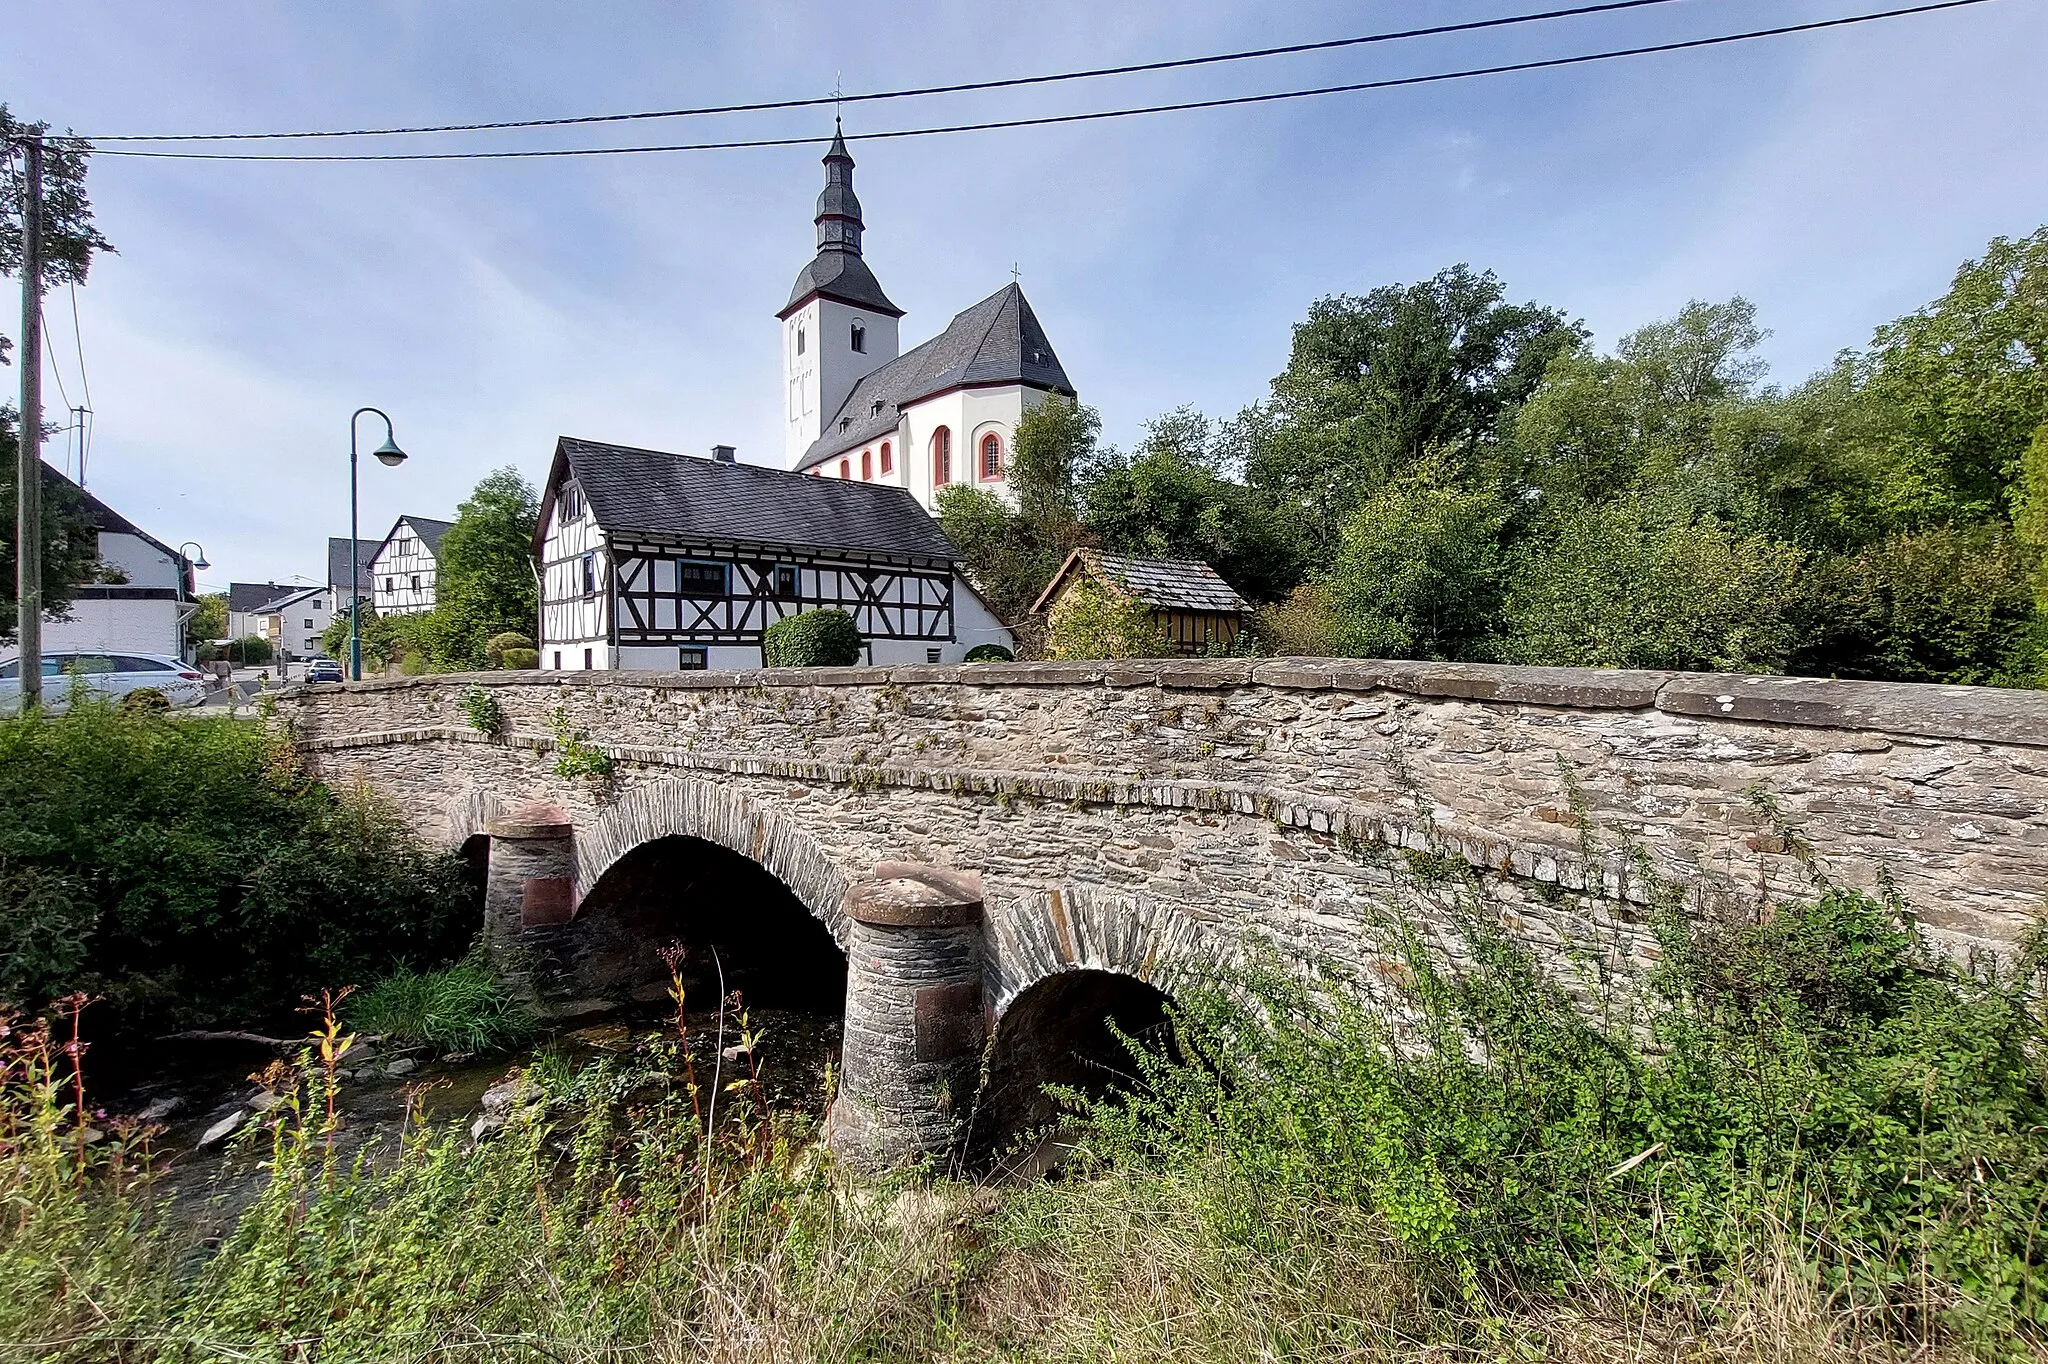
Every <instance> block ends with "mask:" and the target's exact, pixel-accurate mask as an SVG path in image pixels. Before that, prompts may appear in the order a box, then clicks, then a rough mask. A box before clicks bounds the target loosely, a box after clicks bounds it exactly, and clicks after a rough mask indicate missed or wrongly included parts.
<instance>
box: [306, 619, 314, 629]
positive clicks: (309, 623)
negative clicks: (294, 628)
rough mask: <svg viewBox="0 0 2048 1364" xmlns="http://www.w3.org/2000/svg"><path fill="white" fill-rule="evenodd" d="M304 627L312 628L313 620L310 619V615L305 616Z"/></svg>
mask: <svg viewBox="0 0 2048 1364" xmlns="http://www.w3.org/2000/svg"><path fill="white" fill-rule="evenodd" d="M306 628H307V629H308V630H310V629H312V628H313V620H312V617H310V616H309V617H307V618H306Z"/></svg>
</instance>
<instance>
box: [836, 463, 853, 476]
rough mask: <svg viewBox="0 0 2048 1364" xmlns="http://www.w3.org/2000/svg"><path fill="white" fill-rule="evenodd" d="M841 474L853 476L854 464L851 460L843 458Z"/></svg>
mask: <svg viewBox="0 0 2048 1364" xmlns="http://www.w3.org/2000/svg"><path fill="white" fill-rule="evenodd" d="M839 476H840V477H841V478H852V477H853V464H852V462H851V461H850V460H844V459H842V460H840V461H839Z"/></svg>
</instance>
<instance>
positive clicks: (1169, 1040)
mask: <svg viewBox="0 0 2048 1364" xmlns="http://www.w3.org/2000/svg"><path fill="white" fill-rule="evenodd" d="M1171 1005H1172V999H1171V998H1170V997H1169V996H1168V995H1167V994H1166V992H1165V991H1163V990H1161V989H1159V988H1158V987H1157V986H1155V985H1152V984H1150V983H1148V982H1146V981H1142V980H1139V979H1138V978H1137V977H1135V976H1130V975H1124V974H1122V973H1120V972H1116V971H1103V970H1095V969H1084V970H1073V971H1062V972H1060V973H1058V974H1056V975H1051V976H1047V977H1046V978H1045V979H1043V980H1040V981H1038V982H1037V983H1035V984H1033V985H1031V986H1029V987H1028V988H1026V989H1025V990H1024V991H1023V992H1022V993H1020V994H1019V995H1017V997H1016V998H1015V999H1014V1000H1012V1001H1011V1003H1010V1007H1009V1008H1008V1009H1007V1010H1005V1011H1004V1013H1003V1015H1002V1017H1001V1019H999V1020H998V1021H997V1024H996V1032H995V1037H994V1040H993V1041H992V1043H991V1044H990V1048H989V1060H988V1078H987V1081H986V1082H985V1083H984V1085H983V1087H982V1092H981V1095H980V1098H979V1101H978V1103H977V1104H976V1115H975V1129H976V1130H975V1132H974V1133H973V1137H972V1141H973V1145H974V1147H975V1154H976V1155H977V1157H978V1158H979V1159H980V1160H982V1161H984V1162H995V1163H1001V1164H1005V1165H1010V1164H1019V1163H1021V1164H1022V1165H1023V1166H1025V1167H1027V1168H1028V1167H1031V1166H1032V1165H1033V1164H1034V1162H1036V1163H1037V1165H1038V1166H1039V1167H1040V1168H1042V1167H1043V1166H1044V1164H1045V1163H1046V1158H1045V1153H1044V1152H1042V1151H1041V1152H1037V1153H1024V1154H1022V1155H1019V1154H1018V1153H1017V1152H1016V1151H1015V1150H1014V1148H1015V1146H1016V1142H1017V1139H1018V1138H1019V1137H1020V1136H1021V1135H1023V1134H1025V1133H1028V1132H1033V1131H1036V1130H1038V1129H1040V1128H1044V1127H1046V1126H1047V1125H1049V1124H1052V1123H1054V1122H1056V1120H1057V1119H1058V1117H1059V1110H1058V1107H1057V1106H1056V1105H1055V1104H1054V1102H1053V1100H1052V1098H1051V1097H1050V1096H1049V1095H1047V1093H1046V1092H1045V1091H1046V1086H1048V1085H1062V1086H1068V1087H1071V1088H1073V1089H1076V1090H1079V1091H1080V1092H1082V1093H1084V1094H1088V1095H1091V1096H1101V1095H1104V1094H1108V1093H1110V1092H1112V1091H1114V1090H1115V1089H1117V1088H1118V1087H1120V1086H1124V1085H1129V1084H1132V1083H1135V1082H1136V1081H1137V1079H1138V1074H1137V1069H1136V1066H1135V1065H1134V1063H1133V1060H1132V1057H1131V1053H1130V1050H1129V1048H1128V1047H1127V1046H1126V1044H1125V1043H1124V1042H1123V1041H1122V1040H1121V1039H1120V1038H1119V1037H1118V1036H1117V1034H1118V1033H1119V1032H1120V1033H1122V1034H1123V1035H1124V1036H1126V1037H1131V1038H1134V1039H1137V1040H1138V1041H1140V1042H1141V1043H1144V1044H1146V1045H1155V1046H1156V1045H1163V1046H1165V1047H1167V1048H1169V1049H1170V1050H1171V1049H1172V1048H1173V1046H1174V1043H1173V1031H1172V1021H1171V1018H1170V1016H1169V1014H1168V1009H1169V1008H1170V1007H1171Z"/></svg>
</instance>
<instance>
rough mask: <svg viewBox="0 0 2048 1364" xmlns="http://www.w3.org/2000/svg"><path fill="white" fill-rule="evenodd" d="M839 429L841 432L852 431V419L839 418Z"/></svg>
mask: <svg viewBox="0 0 2048 1364" xmlns="http://www.w3.org/2000/svg"><path fill="white" fill-rule="evenodd" d="M839 429H840V430H841V431H851V430H852V429H853V418H851V417H841V418H840V419H839Z"/></svg>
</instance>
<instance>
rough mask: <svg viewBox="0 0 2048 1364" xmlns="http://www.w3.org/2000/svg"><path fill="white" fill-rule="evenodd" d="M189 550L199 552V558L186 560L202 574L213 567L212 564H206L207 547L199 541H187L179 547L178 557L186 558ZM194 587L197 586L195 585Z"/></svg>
mask: <svg viewBox="0 0 2048 1364" xmlns="http://www.w3.org/2000/svg"><path fill="white" fill-rule="evenodd" d="M188 548H190V549H196V550H198V551H199V557H198V558H196V559H189V560H186V562H188V563H190V564H191V565H192V567H194V568H196V569H199V570H200V571H202V572H204V571H205V570H206V569H209V568H212V567H213V565H212V564H209V563H208V562H206V546H204V545H202V544H200V543H199V542H198V541H197V540H187V541H186V542H185V543H184V544H182V545H179V546H178V555H179V557H180V558H183V557H184V554H185V551H186V549H188ZM194 586H197V584H194Z"/></svg>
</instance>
